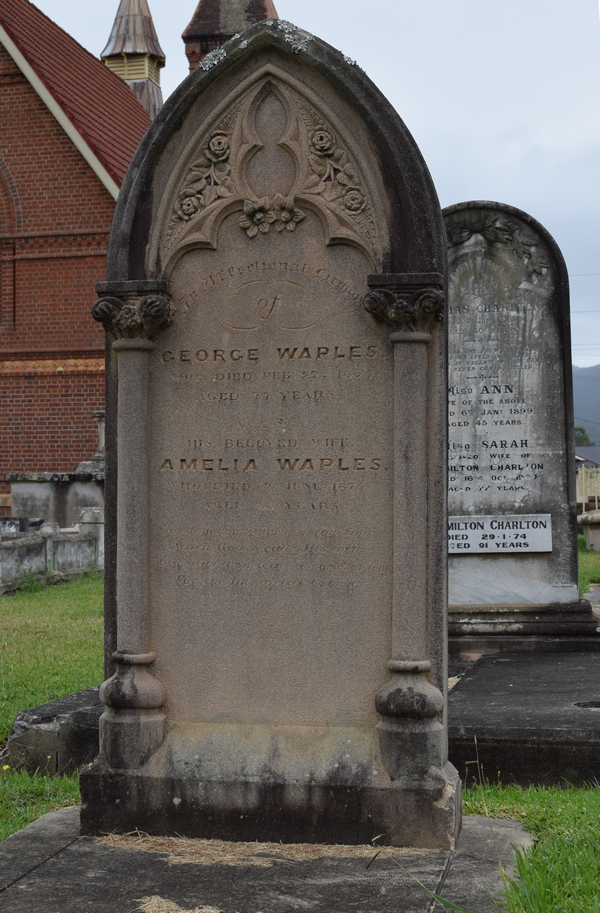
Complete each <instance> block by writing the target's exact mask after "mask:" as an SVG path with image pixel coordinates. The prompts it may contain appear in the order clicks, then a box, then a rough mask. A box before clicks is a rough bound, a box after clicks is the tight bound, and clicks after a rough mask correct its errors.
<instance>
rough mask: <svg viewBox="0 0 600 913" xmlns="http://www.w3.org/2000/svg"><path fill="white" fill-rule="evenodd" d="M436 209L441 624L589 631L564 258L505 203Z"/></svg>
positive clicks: (524, 631)
mask: <svg viewBox="0 0 600 913" xmlns="http://www.w3.org/2000/svg"><path fill="white" fill-rule="evenodd" d="M444 215H445V220H446V230H447V234H448V249H449V318H448V327H449V343H448V348H449V352H448V359H449V466H448V471H449V475H448V480H449V481H448V492H449V494H448V513H449V533H448V541H449V552H450V558H449V603H450V607H451V608H450V632H451V634H452V635H457V636H462V638H463V643H462V647H461V649H462V650H463V651H468V650H469V649H477V646H476V643H475V641H477V642H478V644H479V647H480V648H481V647H482V646H483V648H484V649H486V650H487V649H488V648H489V647H490V645H491V644H492V642H493V641H495V643H496V646H495V647H494V646H492V649H497V648H499V644H500V640H501V638H505V640H506V638H508V639H507V640H506V645H508V648H509V649H510V648H516V647H517V646H524V645H525V643H526V641H527V639H528V638H529V640H530V641H531V636H532V635H534V634H537V635H541V636H544V637H546V638H550V639H556V638H563V640H564V638H565V637H569V636H570V637H575V638H578V637H581V636H589V635H595V625H596V622H595V621H594V619H593V617H592V615H591V612H590V610H589V605H587V604H586V603H583V604H580V603H579V597H578V586H577V533H576V504H575V467H574V442H573V400H572V388H571V352H570V330H569V288H568V278H567V272H566V267H565V264H564V260H563V258H562V255H561V253H560V250H559V249H558V247H557V245H556V243H555V242H554V240H553V239H552V238H551V236H550V235H549V234H548V232H547V231H546V230H545V229H544V228H543V227H542V226H541V225H539V223H537V222H536V221H535V220H534V219H532V218H531V217H530V216H528V215H526V214H525V213H523V212H521V211H519V210H517V209H514V208H513V207H511V206H505V205H501V204H498V203H488V202H485V203H482V202H474V203H462V204H459V205H457V206H452V207H450V208H449V209H446V210H445V211H444ZM465 637H466V638H467V640H464V638H465ZM468 638H474V639H475V640H472V642H471V645H470V646H469V642H468ZM486 638H487V639H488V643H487V646H486V644H485V639H486ZM519 638H521V644H519ZM571 646H572V642H571Z"/></svg>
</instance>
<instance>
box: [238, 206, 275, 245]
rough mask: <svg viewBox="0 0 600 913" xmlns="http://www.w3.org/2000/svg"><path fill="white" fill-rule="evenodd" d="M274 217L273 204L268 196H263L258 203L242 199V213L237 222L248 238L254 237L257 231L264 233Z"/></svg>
mask: <svg viewBox="0 0 600 913" xmlns="http://www.w3.org/2000/svg"><path fill="white" fill-rule="evenodd" d="M275 218H276V217H275V213H274V212H273V204H272V203H271V201H270V200H269V199H268V197H263V198H262V200H259V201H258V203H253V202H252V200H245V201H244V215H243V216H242V218H241V219H240V223H239V224H240V228H243V229H244V231H245V232H246V234H247V235H248V237H249V238H255V237H256V236H257V234H258V233H259V231H260V232H262V233H263V234H266V233H267V232H268V230H269V227H270V226H271V225H272V224H273V222H274V221H275Z"/></svg>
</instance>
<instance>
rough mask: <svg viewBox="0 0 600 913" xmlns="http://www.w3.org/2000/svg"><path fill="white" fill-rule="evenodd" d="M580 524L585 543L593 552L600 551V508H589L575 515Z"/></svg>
mask: <svg viewBox="0 0 600 913" xmlns="http://www.w3.org/2000/svg"><path fill="white" fill-rule="evenodd" d="M577 522H578V523H580V524H581V527H582V529H583V535H584V538H585V544H586V546H587V548H589V549H590V550H591V551H593V552H600V510H589V511H587V512H586V513H584V514H581V515H580V516H579V517H577Z"/></svg>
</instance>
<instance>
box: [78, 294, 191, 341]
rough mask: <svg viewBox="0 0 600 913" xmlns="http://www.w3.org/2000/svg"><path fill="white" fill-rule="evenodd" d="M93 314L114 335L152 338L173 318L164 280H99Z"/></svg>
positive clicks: (116, 337) (172, 310)
mask: <svg viewBox="0 0 600 913" xmlns="http://www.w3.org/2000/svg"><path fill="white" fill-rule="evenodd" d="M96 293H97V294H98V295H100V297H99V299H98V300H97V301H96V303H95V304H94V305H93V307H92V317H93V318H94V320H97V321H98V323H101V324H102V325H103V326H104V329H105V330H106V331H107V333H109V334H110V335H111V336H112V337H113V339H152V338H153V337H154V336H156V335H157V334H158V333H159V332H160V331H161V330H163V329H164V328H165V327H168V326H169V325H170V324H171V323H172V322H173V317H174V308H173V305H172V304H171V302H170V301H169V294H168V286H167V283H166V282H165V281H164V280H152V281H147V280H132V281H129V282H99V283H98V284H97V285H96Z"/></svg>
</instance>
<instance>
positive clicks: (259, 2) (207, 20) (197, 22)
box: [182, 0, 279, 38]
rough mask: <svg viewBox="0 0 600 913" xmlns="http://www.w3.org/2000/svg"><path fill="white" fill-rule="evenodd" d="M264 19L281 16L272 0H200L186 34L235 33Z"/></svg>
mask: <svg viewBox="0 0 600 913" xmlns="http://www.w3.org/2000/svg"><path fill="white" fill-rule="evenodd" d="M264 19H279V16H278V15H277V10H276V9H275V6H274V5H273V2H272V0H200V2H199V3H198V6H197V8H196V12H195V13H194V15H193V16H192V21H191V22H190V24H189V25H188V27H187V28H186V30H185V32H184V33H183V36H182V37H183V38H201V37H204V36H208V35H230V36H232V35H235V34H237V33H238V32H243V31H244V29H247V28H249V27H250V26H251V25H254V23H255V22H262V21H263V20H264Z"/></svg>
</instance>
